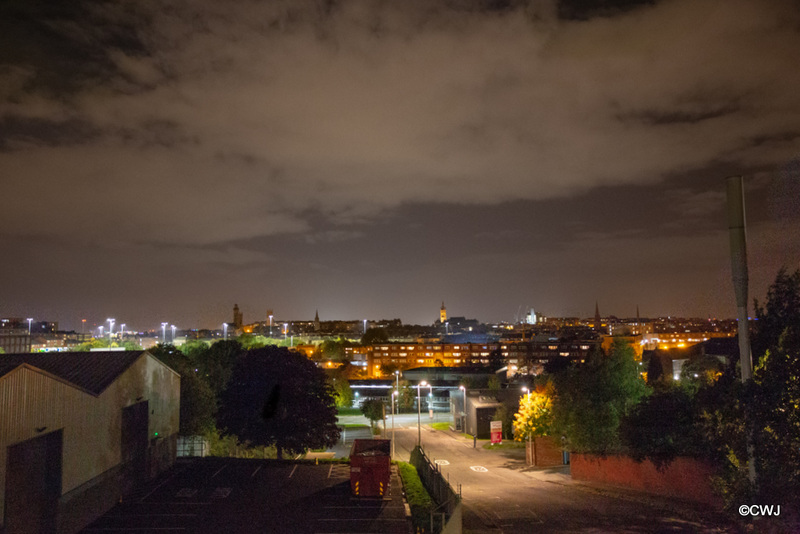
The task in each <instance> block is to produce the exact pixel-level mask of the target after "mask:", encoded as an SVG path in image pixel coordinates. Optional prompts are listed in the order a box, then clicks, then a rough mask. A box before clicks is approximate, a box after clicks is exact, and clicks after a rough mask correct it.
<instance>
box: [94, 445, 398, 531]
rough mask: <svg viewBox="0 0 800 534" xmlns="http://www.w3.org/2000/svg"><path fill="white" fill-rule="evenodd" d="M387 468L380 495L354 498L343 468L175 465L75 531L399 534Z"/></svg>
mask: <svg viewBox="0 0 800 534" xmlns="http://www.w3.org/2000/svg"><path fill="white" fill-rule="evenodd" d="M392 469H393V473H392V478H391V484H390V491H389V493H388V495H387V496H385V497H384V498H383V499H359V498H356V497H353V496H352V495H351V494H350V467H349V465H348V464H340V463H320V464H319V465H314V464H312V463H308V462H278V461H274V460H272V461H270V460H244V459H235V458H202V459H194V460H191V461H182V462H179V463H178V464H177V465H176V466H175V467H174V468H173V469H172V470H170V471H169V472H167V473H165V474H164V475H162V476H161V477H160V478H158V479H157V480H155V481H153V482H152V483H150V484H149V485H147V486H146V487H144V488H142V489H141V490H140V491H139V492H138V493H137V494H136V495H133V496H131V497H130V498H129V499H127V500H125V501H123V502H122V503H120V504H118V505H117V506H115V507H114V508H113V509H112V510H110V511H109V512H108V513H107V514H106V515H105V516H103V517H102V518H100V519H98V520H97V521H95V522H94V523H93V524H91V525H90V526H89V527H87V528H86V529H84V530H83V531H82V532H84V533H86V534H89V533H97V532H120V533H121V532H125V533H138V532H141V533H153V532H186V533H214V534H218V533H228V532H229V533H236V534H238V533H243V534H249V533H267V532H276V533H283V532H285V533H313V534H323V533H331V534H333V533H343V532H352V533H390V534H393V533H397V534H407V533H408V532H409V526H408V525H409V523H408V522H407V520H406V516H405V506H404V504H403V499H402V490H401V486H400V480H399V478H398V476H397V473H396V469H395V468H394V467H393V468H392Z"/></svg>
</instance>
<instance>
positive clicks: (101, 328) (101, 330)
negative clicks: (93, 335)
mask: <svg viewBox="0 0 800 534" xmlns="http://www.w3.org/2000/svg"><path fill="white" fill-rule="evenodd" d="M98 328H100V337H101V338H102V337H103V328H104V327H103V326H102V325H101V326H99V327H98Z"/></svg>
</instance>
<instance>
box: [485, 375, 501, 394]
mask: <svg viewBox="0 0 800 534" xmlns="http://www.w3.org/2000/svg"><path fill="white" fill-rule="evenodd" d="M486 387H487V388H489V392H490V393H491V394H492V395H497V394H498V393H499V392H500V379H499V378H498V377H497V375H492V376H490V377H489V380H488V381H487V383H486Z"/></svg>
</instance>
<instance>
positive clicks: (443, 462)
mask: <svg viewBox="0 0 800 534" xmlns="http://www.w3.org/2000/svg"><path fill="white" fill-rule="evenodd" d="M433 462H434V463H435V464H438V465H450V462H448V461H447V460H434V461H433Z"/></svg>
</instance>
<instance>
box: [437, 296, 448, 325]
mask: <svg viewBox="0 0 800 534" xmlns="http://www.w3.org/2000/svg"><path fill="white" fill-rule="evenodd" d="M439 322H440V323H442V324H444V323H445V322H447V308H445V307H444V301H442V308H441V309H440V310H439Z"/></svg>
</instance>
